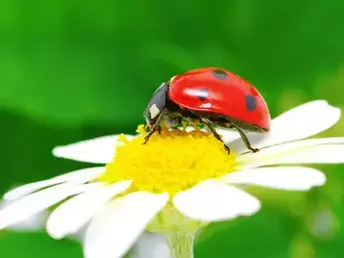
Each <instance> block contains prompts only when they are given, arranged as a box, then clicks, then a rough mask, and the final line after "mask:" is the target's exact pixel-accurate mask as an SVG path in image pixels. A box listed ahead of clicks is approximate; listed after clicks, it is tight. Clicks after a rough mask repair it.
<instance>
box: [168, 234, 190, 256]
mask: <svg viewBox="0 0 344 258" xmlns="http://www.w3.org/2000/svg"><path fill="white" fill-rule="evenodd" d="M165 237H166V242H167V245H168V247H169V249H170V252H171V257H172V258H193V257H194V254H193V244H194V239H195V232H172V233H169V234H166V235H165Z"/></svg>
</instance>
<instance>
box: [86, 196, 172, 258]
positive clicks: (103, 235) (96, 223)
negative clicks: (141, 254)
mask: <svg viewBox="0 0 344 258" xmlns="http://www.w3.org/2000/svg"><path fill="white" fill-rule="evenodd" d="M168 198H169V197H168V194H166V193H165V194H150V193H147V192H136V193H132V194H129V195H127V196H125V197H123V198H120V199H117V200H115V201H112V202H110V203H108V204H107V205H106V206H105V207H104V209H103V210H102V211H101V212H100V213H99V214H98V215H97V216H96V217H95V219H94V220H92V222H91V224H90V226H89V228H88V229H87V232H86V236H85V242H84V254H85V255H84V256H85V258H99V257H102V258H120V257H122V256H123V255H124V254H125V253H126V252H127V251H128V250H129V248H130V247H131V246H132V244H133V243H134V242H135V241H136V240H137V238H138V237H139V236H140V235H141V233H142V232H143V231H144V229H145V227H146V225H147V224H148V223H149V221H150V220H151V219H152V218H153V217H154V216H155V215H156V214H157V213H158V212H159V211H160V210H161V209H162V208H163V207H164V206H165V204H166V203H167V201H168Z"/></svg>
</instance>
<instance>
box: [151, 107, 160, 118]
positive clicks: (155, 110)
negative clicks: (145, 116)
mask: <svg viewBox="0 0 344 258" xmlns="http://www.w3.org/2000/svg"><path fill="white" fill-rule="evenodd" d="M159 113H160V109H159V108H158V107H157V105H156V104H153V105H151V106H150V108H149V116H150V118H151V119H154V118H155V117H156V116H157V115H158V114H159Z"/></svg>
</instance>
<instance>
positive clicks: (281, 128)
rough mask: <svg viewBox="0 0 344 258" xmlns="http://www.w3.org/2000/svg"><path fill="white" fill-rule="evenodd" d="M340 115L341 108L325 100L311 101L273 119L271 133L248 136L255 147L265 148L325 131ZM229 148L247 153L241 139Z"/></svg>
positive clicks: (250, 134)
mask: <svg viewBox="0 0 344 258" xmlns="http://www.w3.org/2000/svg"><path fill="white" fill-rule="evenodd" d="M340 115H341V111H340V109H339V108H335V107H333V106H331V105H329V104H328V103H327V102H326V101H324V100H316V101H311V102H308V103H305V104H303V105H300V106H297V107H295V108H292V109H290V110H289V111H287V112H285V113H282V114H281V115H279V116H278V117H276V118H275V119H273V120H272V122H271V131H270V132H269V133H267V134H265V133H249V134H247V136H248V137H249V140H250V142H251V144H252V145H253V147H255V148H264V147H266V146H271V145H276V144H280V143H284V142H290V141H295V140H299V139H303V138H307V137H310V136H313V135H315V134H317V133H320V132H322V131H325V130H326V129H328V128H330V127H331V126H333V125H334V124H336V123H337V122H338V120H339V118H340ZM229 146H230V147H231V148H233V149H234V150H235V151H237V152H241V151H246V148H245V147H244V145H243V142H242V140H241V139H237V140H235V141H234V142H232V143H230V144H229Z"/></svg>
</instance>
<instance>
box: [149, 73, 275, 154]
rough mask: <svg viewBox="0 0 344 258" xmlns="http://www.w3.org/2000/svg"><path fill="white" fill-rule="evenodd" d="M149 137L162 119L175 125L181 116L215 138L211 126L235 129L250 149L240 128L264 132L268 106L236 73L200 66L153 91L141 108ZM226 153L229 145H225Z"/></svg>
mask: <svg viewBox="0 0 344 258" xmlns="http://www.w3.org/2000/svg"><path fill="white" fill-rule="evenodd" d="M144 115H145V118H146V121H147V127H149V128H150V130H151V131H150V132H149V133H148V134H147V136H146V138H145V143H147V141H148V140H149V138H150V136H151V135H152V134H153V133H154V132H155V131H159V130H160V125H161V123H162V122H164V123H165V124H167V125H168V126H170V127H176V126H179V125H180V124H181V123H182V120H183V119H185V120H187V121H190V122H191V123H195V122H196V123H200V124H204V125H205V126H206V127H207V128H208V130H209V131H210V132H211V133H212V134H213V135H214V136H215V137H216V138H217V139H218V140H219V141H221V142H222V140H221V136H220V135H218V134H217V132H216V131H215V129H214V127H216V126H218V127H224V128H231V129H236V130H237V131H238V132H239V133H240V136H241V138H242V139H243V141H244V143H245V145H246V147H247V148H248V149H249V150H251V151H253V152H256V151H258V149H255V148H252V147H251V144H250V142H249V141H248V139H247V137H246V135H245V133H244V130H245V131H251V132H268V131H269V129H270V112H269V108H268V106H267V104H266V102H265V100H264V98H263V97H262V96H261V95H260V93H259V92H258V91H257V90H256V89H255V88H254V87H253V86H252V85H251V84H250V83H248V82H247V81H245V80H244V79H242V78H240V77H239V76H238V75H236V74H234V73H232V72H230V71H227V70H225V69H220V68H213V67H209V68H200V69H195V70H191V71H189V72H186V73H184V74H180V75H177V76H174V77H173V78H172V79H170V80H169V81H168V82H166V83H163V84H161V86H160V87H159V88H158V89H157V90H156V91H155V92H154V94H153V96H152V99H151V101H150V102H149V103H148V105H147V108H146V110H145V114H144ZM224 146H225V148H226V150H227V151H228V152H229V151H230V150H229V147H228V146H227V145H225V144H224Z"/></svg>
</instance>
